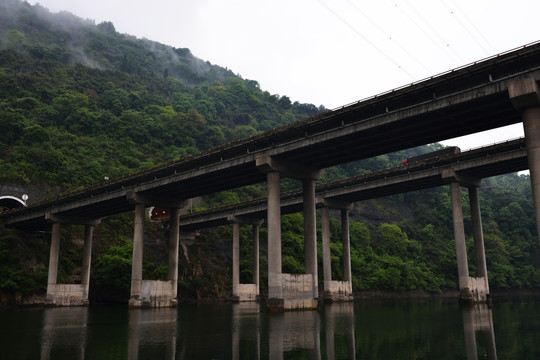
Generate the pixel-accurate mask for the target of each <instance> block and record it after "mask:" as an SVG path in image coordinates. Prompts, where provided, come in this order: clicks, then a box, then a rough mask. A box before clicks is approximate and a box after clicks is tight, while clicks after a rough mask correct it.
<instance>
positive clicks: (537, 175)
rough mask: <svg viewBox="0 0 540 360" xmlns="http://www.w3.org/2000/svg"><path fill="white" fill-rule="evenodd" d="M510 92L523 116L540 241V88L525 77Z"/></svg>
mask: <svg viewBox="0 0 540 360" xmlns="http://www.w3.org/2000/svg"><path fill="white" fill-rule="evenodd" d="M508 94H509V96H510V100H511V101H512V105H513V106H514V107H515V108H516V109H517V110H519V111H521V114H522V118H523V130H524V133H525V139H526V146H527V159H528V162H529V173H530V175H531V190H532V195H533V201H534V206H535V210H536V229H537V234H538V236H539V241H540V89H539V87H538V84H537V83H536V81H535V79H534V78H524V79H520V80H517V81H514V82H513V83H511V84H510V85H509V87H508Z"/></svg>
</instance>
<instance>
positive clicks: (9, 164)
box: [0, 0, 540, 301]
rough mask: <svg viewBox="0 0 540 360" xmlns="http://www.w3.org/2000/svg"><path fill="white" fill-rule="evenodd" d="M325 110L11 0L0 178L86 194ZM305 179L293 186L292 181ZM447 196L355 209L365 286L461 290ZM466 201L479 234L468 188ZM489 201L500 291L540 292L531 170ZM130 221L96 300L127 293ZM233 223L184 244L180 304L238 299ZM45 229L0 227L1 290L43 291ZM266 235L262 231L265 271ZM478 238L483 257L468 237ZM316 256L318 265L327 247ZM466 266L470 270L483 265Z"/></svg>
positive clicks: (116, 233)
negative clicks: (119, 179)
mask: <svg viewBox="0 0 540 360" xmlns="http://www.w3.org/2000/svg"><path fill="white" fill-rule="evenodd" d="M324 110H325V109H324V107H323V106H319V107H317V106H315V105H312V104H300V103H298V102H294V103H293V102H291V100H290V99H289V98H288V97H287V96H284V95H276V94H270V93H269V92H268V91H265V90H264V89H261V88H260V86H259V84H258V83H257V81H255V80H247V79H243V78H242V77H241V76H240V75H235V74H234V72H233V71H231V70H229V69H227V68H223V67H220V66H218V65H213V64H211V63H210V62H208V61H204V60H202V59H199V58H197V57H196V56H194V55H193V54H192V53H191V51H190V50H189V49H185V48H183V49H178V48H173V47H170V46H166V45H163V44H159V43H157V42H152V41H149V40H145V39H137V38H135V37H133V36H130V35H126V34H119V33H118V32H116V30H115V28H114V25H113V24H112V23H100V24H95V23H94V22H93V21H91V20H82V19H80V18H77V17H75V16H74V15H72V14H69V13H57V14H52V13H49V12H48V11H47V10H46V9H44V8H42V7H40V6H39V5H36V6H31V5H29V4H27V3H25V2H22V1H19V0H0V129H1V131H0V184H20V185H21V186H30V185H35V184H47V185H48V186H60V187H62V188H63V189H65V190H74V189H78V188H83V187H85V186H88V185H92V184H95V183H99V182H102V181H103V180H104V179H105V178H115V177H120V176H124V175H127V174H130V173H133V172H136V171H139V170H141V169H146V168H149V167H152V166H155V165H158V164H161V163H164V162H167V161H171V160H176V159H180V158H182V157H184V156H186V155H189V154H193V153H197V152H199V151H202V150H205V149H207V148H210V147H213V146H217V145H220V144H224V143H227V142H229V141H234V140H236V139H239V138H244V137H247V136H249V135H252V134H256V133H259V132H261V131H265V130H268V129H272V128H274V127H278V126H281V125H284V124H286V123H290V122H293V121H297V120H299V119H303V118H306V117H309V116H312V115H314V114H316V113H318V112H320V111H324ZM440 147H441V145H439V144H432V145H428V146H423V147H420V148H416V149H411V150H407V151H401V152H398V153H394V154H388V155H383V156H378V157H376V158H373V159H367V160H364V161H360V162H355V163H351V164H346V165H343V166H339V167H335V168H331V169H326V170H325V179H323V180H329V179H335V178H340V177H345V176H351V175H356V174H359V173H364V172H368V171H373V170H378V169H381V168H386V167H390V166H395V165H397V164H399V163H400V161H401V160H402V159H404V158H406V157H408V156H411V155H415V154H418V153H422V152H428V151H432V150H434V149H438V148H440ZM297 185H298V183H296V182H294V181H283V187H284V188H291V187H296V186H297ZM263 188H264V186H263V185H254V186H250V187H248V188H244V189H239V190H236V191H227V192H223V193H219V194H215V195H212V196H208V197H205V198H204V199H203V202H202V203H201V205H200V206H202V207H208V206H214V205H219V204H222V203H226V202H235V201H240V200H247V199H250V198H252V197H255V196H261V195H263V194H264V191H263ZM448 193H449V191H448V189H447V188H446V187H444V188H437V189H430V190H426V191H420V192H414V193H408V194H402V195H398V196H393V197H390V198H385V199H378V200H373V201H368V202H362V203H359V204H357V205H356V206H355V209H354V210H353V211H352V218H353V221H352V222H351V248H352V254H351V259H352V268H353V277H354V281H353V282H354V289H355V290H356V291H360V290H392V291H403V290H424V291H428V292H433V293H438V292H440V291H443V290H446V289H457V267H456V260H455V247H454V242H453V230H452V218H451V216H452V215H451V209H450V198H449V194H448ZM463 196H464V200H463V204H464V207H465V208H464V212H465V223H466V232H467V234H469V235H468V236H470V233H471V231H470V214H469V212H468V208H467V204H468V201H466V191H464V194H463ZM480 196H481V207H482V212H483V214H482V215H483V226H484V233H485V243H486V245H485V246H486V255H487V262H488V271H489V278H490V285H491V288H492V289H494V290H497V289H499V290H500V289H511V288H527V289H533V288H538V286H540V257H539V255H540V252H539V250H538V249H539V248H538V241H537V235H536V230H535V223H534V211H533V204H532V200H531V192H530V185H529V178H528V176H526V175H522V176H519V175H517V174H509V175H505V176H501V177H497V178H492V179H486V180H485V181H484V186H483V187H482V188H481V190H480ZM336 217H337V216H336ZM132 222H133V216H132V214H129V213H128V214H120V215H119V216H117V217H113V218H108V219H104V221H103V223H102V224H101V225H99V226H98V227H97V228H96V231H95V238H96V241H95V243H96V246H95V247H96V248H95V251H94V254H95V255H94V257H93V264H92V271H93V273H92V297H93V298H94V299H96V300H103V301H110V300H114V299H116V300H125V297H126V296H127V295H126V294H128V292H129V289H128V288H126V286H128V285H126V284H129V281H126V279H129V277H130V274H131V270H130V269H131V240H130V239H131V237H132V233H133V230H132V229H133V224H132ZM331 226H332V241H333V243H332V262H333V271H334V274H333V276H334V278H336V279H340V278H341V276H342V274H341V270H340V269H341V267H340V263H339V262H340V259H341V246H340V243H339V241H340V240H339V239H340V236H339V229H340V227H339V224H338V223H337V221H335V220H332V222H331ZM302 227H303V222H302V215H301V214H294V215H288V216H284V217H283V224H282V231H283V240H282V246H283V271H284V272H293V273H295V272H302V271H303V270H304V269H303V259H302V257H303V256H302V255H301V254H303V237H302ZM146 228H147V230H146V234H145V237H146V239H145V242H146V243H147V248H146V250H145V277H147V278H156V279H158V278H161V277H163V276H165V275H166V274H167V267H166V258H167V257H166V254H165V252H166V238H167V236H166V234H167V231H166V224H155V223H151V224H150V223H149V224H147V226H146ZM231 231H232V230H231V229H229V228H228V227H221V228H216V229H209V230H205V231H202V232H201V234H200V236H199V238H198V239H199V240H198V241H197V242H196V243H194V244H188V245H187V248H186V249H187V252H185V253H183V254H181V258H180V267H181V270H180V276H179V277H180V289H181V291H182V295H181V296H183V298H185V299H203V298H213V299H215V298H224V297H226V296H227V294H229V293H230V286H231V284H230V282H231V279H230V276H229V274H230V273H231V270H230V266H231V238H232V234H231ZM244 231H245V232H244ZM319 231H320V229H319ZM82 236H83V235H82V230H81V229H78V228H77V227H69V226H67V227H64V229H63V232H62V245H61V249H62V250H61V251H62V254H61V262H60V269H59V282H62V281H77V276H78V273H77V272H78V271H79V270H80V269H79V268H80V264H79V263H80V261H81V260H80V256H81V251H82V250H81V247H80V239H81V238H82ZM49 238H50V234H48V233H37V234H36V233H32V234H29V233H24V232H16V231H12V230H9V229H2V231H1V233H0V264H2V265H1V266H0V292H4V293H15V292H17V291H19V292H21V291H22V292H24V293H33V292H35V291H38V292H39V291H43V290H44V287H45V286H46V278H47V263H48V245H47V243H48V241H49ZM319 238H320V237H319ZM265 239H266V234H265V229H264V228H263V230H262V234H261V241H262V242H263V244H262V248H263V249H262V252H263V253H262V260H261V273H262V276H263V277H264V276H265V275H264V274H265V272H266V263H265V256H264V248H265V245H264V242H265ZM241 242H242V243H241V249H242V264H241V277H242V279H243V280H246V281H247V280H250V279H251V278H250V276H251V270H250V265H249V264H250V260H251V258H250V257H251V256H252V255H251V248H250V247H251V244H250V240H249V231H248V229H243V230H242V237H241ZM468 243H469V245H470V246H469V250H470V251H469V256H470V258H471V259H474V256H473V253H472V250H473V246H472V238H471V237H469V238H468ZM319 246H320V245H319ZM319 257H320V259H319V260H320V261H321V265H320V266H319V268H320V269H322V255H321V252H320V251H319ZM78 264H79V265H78ZM469 267H470V270H471V273H472V275H474V272H475V267H474V261H471V262H470V266H469ZM78 269H79V270H78ZM113 274H114V275H113ZM263 284H264V279H263Z"/></svg>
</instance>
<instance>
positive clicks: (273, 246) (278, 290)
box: [267, 172, 283, 299]
mask: <svg viewBox="0 0 540 360" xmlns="http://www.w3.org/2000/svg"><path fill="white" fill-rule="evenodd" d="M279 179H280V176H279V173H278V172H269V173H268V174H267V186H268V200H267V202H268V203H267V211H268V298H269V299H272V298H276V299H282V298H283V290H282V286H281V272H282V269H281V209H280V206H281V199H280V189H279Z"/></svg>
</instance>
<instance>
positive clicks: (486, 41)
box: [451, 0, 497, 53]
mask: <svg viewBox="0 0 540 360" xmlns="http://www.w3.org/2000/svg"><path fill="white" fill-rule="evenodd" d="M451 2H452V4H453V5H454V6H455V7H456V9H457V10H458V11H459V12H460V13H461V15H463V17H464V18H465V20H466V21H467V22H468V23H469V25H470V26H471V27H472V28H473V29H474V30H476V32H477V33H478V35H480V37H481V38H482V40H483V41H484V43H486V44H487V45H488V46H489V47H490V48H491V49H490V50H491V51H492V52H493V53H495V52H496V51H497V50H496V49H495V47H493V45H491V43H490V42H489V40H488V39H487V38H486V37H485V36H484V34H483V33H482V32H481V31H480V30H479V29H478V28H477V27H476V25H475V24H474V22H473V21H471V19H470V18H469V17H468V16H467V13H466V12H465V11H463V10H462V9H461V8H460V7H459V5H458V3H457V2H455V1H454V0H451Z"/></svg>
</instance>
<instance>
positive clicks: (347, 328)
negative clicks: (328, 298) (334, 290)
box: [324, 303, 356, 359]
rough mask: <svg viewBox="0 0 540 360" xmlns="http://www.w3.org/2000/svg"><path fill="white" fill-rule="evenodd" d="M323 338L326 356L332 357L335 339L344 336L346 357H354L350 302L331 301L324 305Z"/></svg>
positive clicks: (352, 311) (351, 307)
mask: <svg viewBox="0 0 540 360" xmlns="http://www.w3.org/2000/svg"><path fill="white" fill-rule="evenodd" d="M324 315H325V316H324V318H325V324H324V328H325V338H326V358H327V359H334V358H335V356H336V349H335V346H334V343H335V339H336V338H338V341H339V339H340V338H342V337H345V339H346V344H347V354H346V355H347V359H354V358H355V354H356V346H355V343H354V307H353V304H352V303H333V304H329V305H326V306H325V309H324Z"/></svg>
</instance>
